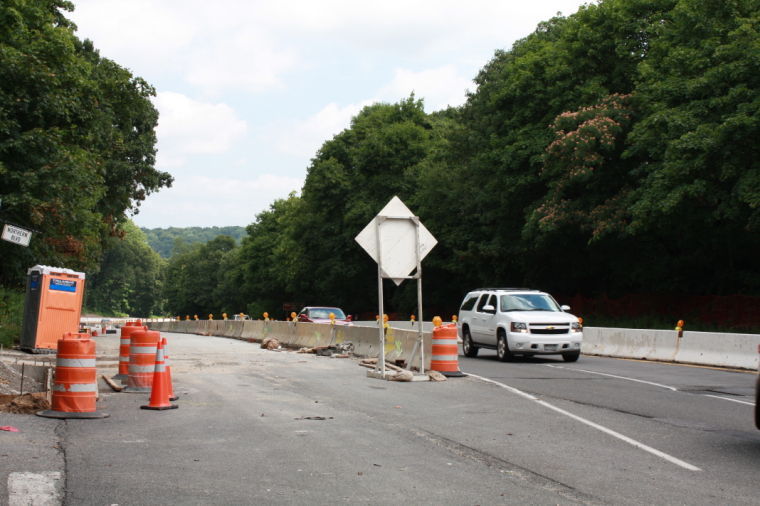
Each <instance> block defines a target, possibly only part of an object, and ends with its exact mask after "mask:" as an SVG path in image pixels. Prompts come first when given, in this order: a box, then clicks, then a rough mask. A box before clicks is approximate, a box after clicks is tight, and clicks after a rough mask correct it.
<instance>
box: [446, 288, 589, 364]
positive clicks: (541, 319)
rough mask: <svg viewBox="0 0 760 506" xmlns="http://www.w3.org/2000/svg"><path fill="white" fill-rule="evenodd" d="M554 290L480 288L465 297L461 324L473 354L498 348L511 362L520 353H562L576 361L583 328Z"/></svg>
mask: <svg viewBox="0 0 760 506" xmlns="http://www.w3.org/2000/svg"><path fill="white" fill-rule="evenodd" d="M569 310H570V308H569V307H568V306H560V305H559V304H557V302H556V301H555V300H554V298H552V296H551V295H549V294H548V293H545V292H540V291H538V290H529V289H526V288H480V289H478V290H473V291H472V292H470V293H468V294H467V296H465V298H464V301H463V302H462V306H461V307H460V308H459V319H458V321H457V328H458V330H459V335H460V337H461V338H462V348H463V349H464V354H465V355H466V356H468V357H475V356H477V354H478V349H480V348H488V349H495V350H496V354H497V356H498V357H499V360H501V361H502V362H505V361H507V360H511V359H512V358H513V357H514V356H515V355H523V356H526V357H530V356H532V355H548V354H561V355H562V358H563V359H564V360H565V361H567V362H575V361H576V360H578V357H580V354H581V341H582V340H583V328H582V326H581V323H580V321H579V320H578V318H577V317H576V316H573V315H571V314H570V313H567V312H566V311H569Z"/></svg>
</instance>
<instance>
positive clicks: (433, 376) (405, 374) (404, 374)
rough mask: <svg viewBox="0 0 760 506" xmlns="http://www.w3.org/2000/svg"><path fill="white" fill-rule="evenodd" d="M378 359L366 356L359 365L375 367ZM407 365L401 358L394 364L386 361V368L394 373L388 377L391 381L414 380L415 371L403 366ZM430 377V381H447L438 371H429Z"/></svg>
mask: <svg viewBox="0 0 760 506" xmlns="http://www.w3.org/2000/svg"><path fill="white" fill-rule="evenodd" d="M377 363H378V359H376V358H365V359H362V360H361V361H359V365H360V366H362V367H366V368H368V369H375V368H376V367H377ZM403 365H405V364H404V361H403V360H401V363H400V364H398V363H397V364H392V363H390V362H387V361H386V362H385V368H386V369H389V370H391V371H393V373H392V374H391V375H390V376H389V377H388V379H389V380H390V381H412V380H413V378H414V373H413V372H412V371H410V370H408V369H404V368H403V367H402V366H403ZM427 375H428V378H429V379H430V381H446V376H444V375H443V374H441V373H439V372H438V371H428V373H427Z"/></svg>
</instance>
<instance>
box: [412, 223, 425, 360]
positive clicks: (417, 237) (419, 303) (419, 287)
mask: <svg viewBox="0 0 760 506" xmlns="http://www.w3.org/2000/svg"><path fill="white" fill-rule="evenodd" d="M413 220H414V225H415V227H414V240H415V243H416V248H415V252H416V253H417V314H418V315H419V319H420V325H419V329H418V330H417V332H418V343H419V346H420V373H421V374H425V342H424V340H423V333H422V326H423V325H424V322H425V318H424V317H423V315H422V259H421V258H420V219H419V217H417V216H415V217H414V218H413Z"/></svg>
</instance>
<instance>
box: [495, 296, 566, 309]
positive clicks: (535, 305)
mask: <svg viewBox="0 0 760 506" xmlns="http://www.w3.org/2000/svg"><path fill="white" fill-rule="evenodd" d="M499 307H500V308H501V311H502V312H503V313H506V312H508V311H562V309H560V307H559V306H558V305H557V303H556V302H555V301H554V299H552V298H551V297H550V296H548V295H546V294H544V293H519V294H510V295H502V296H501V297H500V298H499Z"/></svg>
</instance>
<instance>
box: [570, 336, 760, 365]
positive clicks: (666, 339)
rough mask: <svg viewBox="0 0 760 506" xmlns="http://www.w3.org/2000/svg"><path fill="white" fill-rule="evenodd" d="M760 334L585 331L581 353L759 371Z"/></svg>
mask: <svg viewBox="0 0 760 506" xmlns="http://www.w3.org/2000/svg"><path fill="white" fill-rule="evenodd" d="M758 346H760V335H759V334H724V333H718V332H691V331H686V332H684V333H683V337H678V332H676V331H673V330H646V329H608V328H596V327H585V328H584V329H583V345H582V347H581V351H582V352H583V353H585V354H587V355H600V356H606V357H619V358H636V359H644V360H657V361H664V362H678V363H684V364H698V365H709V366H717V367H734V368H738V369H754V370H756V369H757V368H758Z"/></svg>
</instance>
